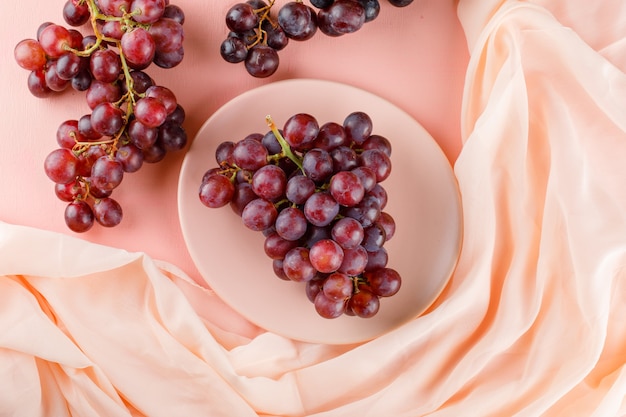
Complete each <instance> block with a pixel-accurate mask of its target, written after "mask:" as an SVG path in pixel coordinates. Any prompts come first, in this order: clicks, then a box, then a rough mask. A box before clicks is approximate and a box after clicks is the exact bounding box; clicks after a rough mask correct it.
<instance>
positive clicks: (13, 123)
mask: <svg viewBox="0 0 626 417" xmlns="http://www.w3.org/2000/svg"><path fill="white" fill-rule="evenodd" d="M282 2H283V1H282V0H277V4H281V3H282ZM172 3H175V4H177V5H179V6H181V7H182V8H183V9H184V10H185V12H186V15H187V21H186V22H185V36H186V38H185V51H186V56H185V59H184V61H183V63H182V64H181V65H179V66H178V67H176V68H175V69H172V70H167V71H165V70H161V69H158V68H155V67H150V68H149V69H148V72H149V73H150V74H151V75H152V76H153V78H154V79H155V80H156V81H157V83H159V84H161V85H164V86H166V87H169V88H170V89H172V90H173V91H174V93H175V94H176V96H177V98H178V100H179V102H180V103H181V104H182V105H183V106H184V108H185V110H186V112H187V120H186V123H185V128H186V130H187V132H188V135H189V138H190V143H191V140H193V137H194V135H195V134H196V133H197V131H198V129H199V128H200V127H201V125H202V123H203V122H204V121H205V120H206V119H207V118H208V117H209V116H210V115H211V114H212V113H213V112H214V111H215V110H217V109H218V108H219V107H220V106H222V105H223V104H224V103H226V102H228V101H229V100H231V99H232V98H233V97H235V96H237V95H239V94H241V93H243V92H245V91H247V90H249V89H251V88H254V87H257V86H260V85H263V84H266V83H270V82H273V81H278V80H283V79H292V78H318V79H325V80H333V81H339V82H343V83H346V84H350V85H354V86H357V87H360V88H363V89H365V90H368V91H370V92H373V93H375V94H377V95H379V96H381V97H383V98H385V99H387V100H389V101H391V102H392V103H394V104H396V105H397V106H399V107H401V108H402V109H404V110H405V111H406V112H408V113H409V114H411V115H412V116H413V117H414V118H415V119H416V120H418V121H419V122H420V123H421V124H422V125H423V126H424V127H425V128H426V129H427V130H428V131H429V132H430V133H431V134H432V135H433V137H434V138H435V139H436V140H437V141H438V142H439V143H440V145H441V147H442V149H443V150H444V152H445V153H446V155H447V156H448V158H449V160H450V161H451V162H453V161H454V160H455V158H456V156H457V153H458V151H459V150H460V146H461V143H460V126H459V122H458V121H459V115H460V110H461V94H462V88H463V80H464V75H465V69H466V64H467V60H468V52H467V46H466V43H465V39H464V36H463V32H462V30H461V27H460V25H459V22H458V19H457V16H456V2H455V1H453V0H447V1H444V0H442V1H424V0H415V1H414V3H413V4H412V5H411V6H409V7H407V8H403V9H398V8H394V7H392V6H390V5H389V4H388V3H387V2H386V1H385V0H383V1H381V4H382V10H381V13H380V16H379V17H378V19H377V20H375V21H374V22H372V23H370V24H368V25H366V26H365V27H364V28H363V29H361V30H360V31H359V32H357V33H355V34H352V35H347V36H344V37H341V38H329V37H326V36H324V35H322V34H318V35H316V36H315V38H313V39H312V40H309V41H306V42H300V43H298V42H291V44H290V45H289V46H288V47H287V49H286V50H284V51H282V52H281V54H280V57H281V65H280V68H279V70H278V72H277V73H276V74H275V75H273V76H272V77H270V78H267V79H262V80H261V79H255V78H252V77H251V76H249V75H248V74H247V73H246V72H245V70H244V68H243V65H233V64H228V63H226V62H224V61H223V60H222V59H221V57H220V56H219V45H220V43H221V41H222V40H223V38H224V37H225V35H226V33H227V29H226V27H225V24H224V15H225V12H226V10H227V9H228V8H229V7H230V6H231V5H232V4H234V1H225V0H204V1H197V0H196V1H191V0H177V1H173V2H172ZM63 4H64V1H63V0H53V1H46V2H40V1H34V0H26V1H23V2H19V3H15V2H0V14H1V15H2V16H5V19H9V20H7V21H6V22H5V24H3V25H0V42H1V45H2V49H1V50H2V60H3V63H2V65H1V66H0V72H1V77H0V78H1V79H2V86H3V88H2V90H0V94H1V95H2V98H1V99H0V106H1V110H0V114H1V115H2V125H3V129H2V132H3V135H2V136H3V138H2V140H1V141H0V167H1V169H2V179H1V180H0V181H1V186H0V220H1V221H5V222H9V223H16V224H23V225H28V226H34V227H38V228H43V229H48V230H54V231H61V232H64V233H69V234H71V233H72V232H70V231H69V230H68V229H67V228H66V226H65V223H64V220H63V210H64V207H65V203H63V202H61V201H59V200H58V199H57V198H56V197H55V195H54V191H53V184H52V183H51V181H50V180H49V179H48V178H47V177H46V175H45V174H44V172H43V168H42V164H43V160H44V158H45V156H46V155H47V154H48V153H49V152H50V151H51V150H53V149H54V148H56V140H55V132H56V129H57V126H58V125H59V124H60V123H61V122H63V121H65V120H67V119H77V118H79V117H80V116H82V115H83V114H85V113H87V112H88V107H87V104H86V102H85V100H84V94H83V93H77V92H75V91H73V90H71V89H70V90H67V91H66V92H64V93H62V94H60V95H57V96H55V97H53V98H48V99H43V100H42V99H37V98H35V97H32V96H31V95H30V94H29V92H28V90H27V87H26V78H27V72H26V71H25V70H23V69H21V68H19V67H18V66H17V64H15V62H14V60H13V48H14V46H15V44H16V43H17V42H19V41H20V40H22V39H24V38H32V37H34V36H35V33H36V30H37V27H38V26H39V24H41V23H43V22H45V21H52V22H56V23H64V22H63V19H62V14H61V11H62V7H63ZM183 158H184V151H182V152H179V153H177V154H169V155H168V156H167V157H166V159H165V160H164V161H162V162H160V163H158V164H154V165H144V167H143V168H142V169H141V170H140V171H139V172H137V173H134V174H131V175H127V176H126V177H125V179H124V182H123V184H122V185H121V186H120V188H119V189H117V190H116V191H115V193H116V196H117V199H118V201H119V202H120V203H121V204H122V206H123V208H124V220H123V222H122V224H121V225H120V226H118V227H116V228H113V229H104V228H102V227H94V228H93V229H92V230H90V231H89V232H87V233H85V234H82V235H80V237H82V238H84V239H87V240H89V241H93V242H97V243H102V244H106V245H111V246H115V247H120V248H124V249H126V250H128V251H133V252H134V251H141V252H146V253H147V254H148V255H150V256H152V257H154V258H156V259H160V260H164V261H168V262H171V263H173V264H175V265H177V266H179V267H180V268H181V269H182V270H184V271H185V272H186V273H188V274H189V275H190V276H191V277H193V278H194V279H196V280H199V279H200V277H199V274H198V272H197V270H196V268H195V267H194V265H193V262H192V260H191V258H190V257H189V254H188V253H187V250H186V247H185V243H184V241H183V237H182V234H181V230H180V226H179V222H178V213H177V181H178V175H179V170H180V166H181V163H182V160H183ZM0 256H1V255H0ZM33 261H34V262H36V261H37V260H36V259H33Z"/></svg>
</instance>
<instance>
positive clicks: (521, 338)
mask: <svg viewBox="0 0 626 417" xmlns="http://www.w3.org/2000/svg"><path fill="white" fill-rule="evenodd" d="M596 3H597V4H596ZM596 3H593V2H582V1H572V0H550V1H547V0H545V1H542V0H536V1H534V2H520V1H495V0H494V1H488V0H462V1H460V3H459V17H460V19H461V22H462V24H463V26H464V28H465V31H466V34H467V39H468V46H469V48H470V52H471V60H470V65H469V68H468V71H467V78H466V87H465V96H464V108H463V114H462V120H461V123H462V128H463V136H464V137H463V140H464V147H463V150H462V152H461V155H460V157H459V159H458V161H457V163H456V165H455V172H456V174H457V177H458V181H459V185H460V189H461V193H462V198H463V210H464V222H465V225H464V244H463V250H462V253H461V257H460V259H459V264H458V267H457V270H456V272H455V274H454V276H453V278H452V280H451V282H450V284H449V285H448V287H447V288H446V290H445V292H444V293H443V294H442V296H441V297H440V298H439V300H438V301H437V302H436V304H435V305H434V306H433V307H432V308H431V309H430V310H429V312H428V313H427V314H425V315H423V316H422V317H420V318H418V319H416V320H414V321H412V322H410V323H407V324H406V325H404V326H402V327H401V328H399V329H397V330H395V331H393V332H391V333H389V334H387V335H384V336H382V337H380V338H378V339H376V340H373V341H371V342H368V343H364V344H360V345H354V346H328V345H315V344H306V343H301V342H297V341H293V340H288V339H285V338H283V337H281V336H278V335H275V334H271V333H268V332H265V331H263V330H262V329H259V328H256V327H255V326H253V325H251V324H250V323H248V322H246V321H245V320H244V319H242V318H240V317H239V316H238V315H237V314H236V313H235V312H233V311H231V310H230V309H229V308H228V307H226V306H225V305H224V304H223V303H222V302H221V301H220V300H219V299H218V298H217V297H216V296H215V295H214V294H212V293H211V292H210V291H209V290H206V289H203V288H200V287H198V286H197V285H195V284H194V283H193V282H192V281H191V280H190V279H188V278H187V277H185V276H184V274H183V273H181V272H180V271H178V270H177V269H176V268H175V267H174V266H171V265H165V264H162V263H159V262H156V261H154V260H152V259H150V258H148V257H146V256H144V255H142V254H140V253H128V252H125V251H122V250H119V249H115V248H110V247H104V246H98V245H94V244H90V243H86V242H84V241H81V240H77V239H74V238H72V237H68V236H64V235H60V234H54V233H50V232H44V231H40V230H35V229H31V228H26V227H21V226H14V225H8V224H2V223H0V309H1V310H0V311H1V314H0V384H1V386H2V387H3V389H2V390H0V415H1V416H5V415H6V416H29V417H30V416H58V417H62V416H69V415H73V416H81V417H82V416H98V417H101V416H112V417H115V416H140V415H147V416H168V417H171V416H183V415H184V416H217V417H221V416H223V417H231V416H237V417H245V416H316V417H322V416H324V417H339V416H361V415H362V416H395V417H405V416H406V417H408V416H422V415H429V416H430V415H432V416H454V417H457V416H513V415H520V416H540V415H546V416H598V417H606V416H621V415H624V414H626V402H625V398H626V326H625V325H624V323H625V322H626V302H625V300H626V191H625V187H624V179H626V164H625V163H624V155H626V75H625V71H626V58H625V57H626V26H625V25H624V22H626V3H624V2H623V1H622V0H605V1H602V2H596Z"/></svg>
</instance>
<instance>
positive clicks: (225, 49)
mask: <svg viewBox="0 0 626 417" xmlns="http://www.w3.org/2000/svg"><path fill="white" fill-rule="evenodd" d="M220 55H221V56H222V58H223V59H224V60H225V61H226V62H230V63H231V64H236V63H238V62H243V61H245V59H246V57H247V56H248V48H247V47H246V44H245V43H244V42H243V41H242V40H241V39H239V38H235V37H230V36H229V37H228V38H226V39H224V41H223V42H222V44H221V46H220Z"/></svg>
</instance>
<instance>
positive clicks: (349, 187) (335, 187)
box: [328, 171, 365, 207]
mask: <svg viewBox="0 0 626 417" xmlns="http://www.w3.org/2000/svg"><path fill="white" fill-rule="evenodd" d="M328 189H329V191H330V195H332V196H333V198H334V199H335V201H337V202H338V203H339V204H341V205H342V206H346V207H351V206H355V205H357V204H359V203H360V202H361V200H362V199H363V197H364V196H365V188H364V187H363V184H362V183H361V180H360V179H359V177H358V176H357V175H356V174H355V173H354V172H352V171H340V172H337V173H336V174H335V175H333V176H332V178H331V179H330V186H329V188H328Z"/></svg>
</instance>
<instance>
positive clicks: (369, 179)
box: [352, 166, 377, 193]
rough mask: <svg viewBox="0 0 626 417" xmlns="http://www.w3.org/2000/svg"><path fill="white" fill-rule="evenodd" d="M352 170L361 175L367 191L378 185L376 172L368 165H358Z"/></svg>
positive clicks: (360, 178)
mask: <svg viewBox="0 0 626 417" xmlns="http://www.w3.org/2000/svg"><path fill="white" fill-rule="evenodd" d="M352 172H353V173H355V174H356V175H357V177H359V180H360V181H361V184H363V188H364V189H365V192H366V193H369V192H370V191H372V190H373V189H374V187H375V186H376V184H377V183H376V173H375V172H374V171H373V170H372V169H371V168H367V167H362V166H357V167H355V168H354V169H352Z"/></svg>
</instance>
